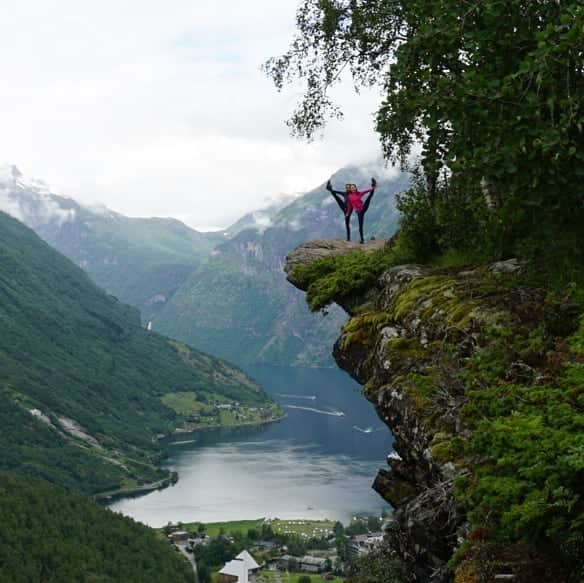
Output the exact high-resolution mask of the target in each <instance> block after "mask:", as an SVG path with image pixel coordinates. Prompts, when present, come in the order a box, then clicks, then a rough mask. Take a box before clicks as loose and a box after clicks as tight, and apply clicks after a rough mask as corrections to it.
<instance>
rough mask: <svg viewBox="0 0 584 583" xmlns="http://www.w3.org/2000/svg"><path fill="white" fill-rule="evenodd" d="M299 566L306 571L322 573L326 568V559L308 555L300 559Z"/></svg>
mask: <svg viewBox="0 0 584 583" xmlns="http://www.w3.org/2000/svg"><path fill="white" fill-rule="evenodd" d="M298 566H299V568H300V570H301V571H305V572H306V573H322V572H323V571H324V570H325V569H326V559H324V558H322V557H310V556H308V555H307V556H305V557H302V558H301V559H300V561H299V563H298Z"/></svg>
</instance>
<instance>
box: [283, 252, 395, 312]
mask: <svg viewBox="0 0 584 583" xmlns="http://www.w3.org/2000/svg"><path fill="white" fill-rule="evenodd" d="M403 260H404V257H403V256H402V255H400V253H399V252H398V251H397V250H395V249H391V250H387V249H380V250H376V251H369V252H363V251H356V252H354V253H347V254H344V255H335V256H332V257H326V258H323V259H318V260H316V261H313V262H311V263H309V264H307V265H298V266H297V267H296V268H295V269H294V271H293V273H292V277H293V278H294V279H295V280H296V281H298V282H299V284H300V285H302V286H303V287H305V288H306V289H307V294H306V301H307V302H308V305H309V306H310V309H311V310H313V311H316V310H320V309H322V308H324V307H325V306H327V305H328V304H330V303H332V302H334V301H343V299H346V298H348V297H349V296H353V295H358V294H360V293H362V292H363V291H364V290H368V289H371V288H372V287H374V286H375V284H376V282H377V278H378V277H379V276H380V275H381V274H382V273H383V272H384V271H385V270H386V269H389V268H390V267H392V266H394V265H398V264H399V263H401V262H403Z"/></svg>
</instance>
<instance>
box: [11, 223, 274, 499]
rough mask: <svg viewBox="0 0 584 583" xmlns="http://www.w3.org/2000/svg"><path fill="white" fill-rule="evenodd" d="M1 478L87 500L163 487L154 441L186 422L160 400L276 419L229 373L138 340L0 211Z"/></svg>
mask: <svg viewBox="0 0 584 583" xmlns="http://www.w3.org/2000/svg"><path fill="white" fill-rule="evenodd" d="M0 322H1V323H2V334H1V336H0V447H1V448H2V451H3V456H2V459H1V460H0V469H2V470H12V471H16V472H19V473H23V474H27V475H30V476H35V477H40V478H44V479H46V480H48V481H50V482H54V483H57V484H61V485H65V486H67V487H70V488H73V489H77V490H79V491H81V492H85V493H88V494H98V493H104V492H108V493H111V492H115V491H118V490H126V489H132V488H140V487H143V486H144V485H145V484H148V483H151V482H154V483H161V482H163V481H164V480H167V479H168V478H169V474H168V472H166V471H163V470H160V469H159V463H160V449H159V446H158V443H157V437H158V436H161V435H165V434H168V433H170V432H172V431H174V430H175V429H176V428H179V427H182V426H183V425H184V423H185V422H188V421H189V417H188V416H184V415H182V414H181V413H180V412H177V411H176V410H174V409H173V408H171V407H168V406H166V405H165V404H164V402H163V399H164V396H165V395H167V394H169V393H172V394H180V393H183V392H184V393H189V394H196V395H197V396H198V398H200V399H213V398H216V397H217V396H219V397H221V398H222V399H225V400H227V401H237V402H239V403H242V404H243V405H245V406H247V407H251V408H260V407H267V408H268V409H270V408H271V409H270V410H271V411H274V413H275V416H278V415H277V413H279V412H278V411H277V410H276V409H275V408H274V406H273V405H272V404H271V401H270V400H269V399H268V398H267V396H266V395H265V393H264V392H263V391H262V390H261V388H260V387H259V386H258V385H257V384H256V383H254V382H253V381H252V380H251V379H250V378H248V377H247V376H246V375H245V374H244V373H243V372H242V371H240V370H239V369H237V368H235V367H233V366H232V365H230V364H228V363H226V362H224V361H221V360H219V359H216V358H213V357H211V356H208V355H206V354H203V353H200V352H198V351H195V350H193V349H191V348H189V347H188V346H186V345H183V344H181V343H179V342H176V341H170V340H169V339H167V338H165V337H163V336H161V335H159V334H156V333H153V332H148V331H147V330H145V329H144V328H143V327H142V325H141V322H140V317H139V314H138V312H137V310H136V309H135V308H131V307H129V306H126V305H125V304H122V303H120V302H119V301H118V300H117V299H116V298H114V297H112V296H109V295H108V294H106V293H105V292H103V291H102V290H100V289H99V288H98V287H96V286H95V284H93V283H92V282H91V281H90V280H89V278H88V277H87V275H86V274H85V273H84V272H83V271H82V270H81V269H79V268H78V267H76V266H74V265H73V264H72V263H71V262H70V261H69V260H68V259H66V258H65V257H63V256H61V255H60V254H59V253H57V252H56V251H54V250H53V249H51V248H50V247H49V246H48V245H47V244H46V243H44V242H43V241H41V240H40V239H39V237H38V236H37V235H35V234H34V233H33V232H32V231H31V230H30V229H28V228H27V227H25V226H24V225H22V224H21V223H19V222H18V221H16V220H15V219H12V218H10V217H8V216H7V215H5V214H3V213H0Z"/></svg>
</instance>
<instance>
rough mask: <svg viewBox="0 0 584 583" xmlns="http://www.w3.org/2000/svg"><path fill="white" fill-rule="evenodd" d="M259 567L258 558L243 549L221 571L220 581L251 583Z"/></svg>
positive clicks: (224, 582) (220, 582)
mask: <svg viewBox="0 0 584 583" xmlns="http://www.w3.org/2000/svg"><path fill="white" fill-rule="evenodd" d="M259 568H260V566H259V565H258V564H257V562H256V560H255V559H254V558H253V557H252V556H251V555H250V554H249V553H248V552H247V551H241V553H239V555H237V557H235V559H233V561H229V562H228V563H225V566H224V567H223V569H221V571H219V583H250V582H251V581H253V580H254V575H255V573H256V572H257V571H258V570H259Z"/></svg>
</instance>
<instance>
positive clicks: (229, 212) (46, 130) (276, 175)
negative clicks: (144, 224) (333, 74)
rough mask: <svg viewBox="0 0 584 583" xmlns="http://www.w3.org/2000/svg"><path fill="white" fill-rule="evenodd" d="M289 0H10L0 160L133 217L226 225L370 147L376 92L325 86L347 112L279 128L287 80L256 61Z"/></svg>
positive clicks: (285, 31)
mask: <svg viewBox="0 0 584 583" xmlns="http://www.w3.org/2000/svg"><path fill="white" fill-rule="evenodd" d="M297 5H298V1H297V0H246V1H245V2H243V1H241V0H214V1H211V2H207V1H205V2H203V1H201V0H170V1H168V0H166V1H163V0H82V1H80V0H51V1H50V2H49V1H47V0H7V1H6V2H4V3H3V6H2V9H1V12H0V15H1V22H2V26H1V34H0V76H1V81H0V163H3V162H5V163H12V164H15V165H16V166H18V167H19V168H20V170H21V171H22V172H23V173H24V174H25V175H26V176H28V177H31V178H40V179H43V180H44V181H46V182H47V183H48V184H49V185H50V187H51V188H52V190H53V191H55V192H58V193H60V194H67V195H69V196H72V197H74V198H76V199H78V200H80V201H83V202H86V203H94V202H101V203H103V204H105V205H107V206H108V207H110V208H112V209H114V210H116V211H119V212H122V213H124V214H128V215H132V216H174V217H177V218H180V219H182V220H184V221H185V222H187V223H188V224H190V225H192V226H194V227H196V228H202V229H206V228H210V227H224V226H227V225H228V224H230V223H232V222H233V221H234V220H235V219H237V218H238V217H239V216H241V215H242V214H243V213H245V212H247V211H248V210H251V209H255V208H258V207H260V206H262V205H263V204H265V201H266V200H267V199H273V198H274V197H277V196H278V195H279V194H281V193H294V192H302V191H306V190H308V189H310V188H312V187H314V186H316V185H317V184H319V183H320V182H321V181H323V180H325V179H326V178H327V177H328V175H329V174H330V173H332V172H333V171H335V170H336V169H338V168H340V167H341V166H343V165H345V164H347V163H350V162H357V163H358V162H361V161H366V160H372V159H375V158H376V157H377V156H379V153H380V148H379V144H378V140H377V137H376V136H375V134H374V132H373V129H372V128H373V118H372V111H373V110H374V109H375V104H376V101H377V98H376V96H375V95H373V94H371V93H361V94H360V95H355V94H354V93H353V90H352V88H351V86H350V85H349V84H347V85H346V86H343V87H341V88H340V89H339V90H338V91H337V95H338V97H339V99H338V101H339V103H340V104H341V105H342V106H343V107H344V110H345V114H346V117H345V120H344V121H343V122H335V123H333V124H331V125H330V126H329V127H328V129H327V131H326V133H325V136H324V139H322V140H319V141H317V142H315V143H313V144H306V143H304V142H301V141H298V140H296V139H294V138H291V137H290V136H289V133H288V128H287V127H286V126H285V123H284V122H285V120H286V118H287V117H288V116H289V114H290V112H291V111H292V109H293V106H294V104H295V102H296V101H297V100H298V98H299V95H300V93H299V91H298V89H297V88H296V89H291V90H289V91H286V92H285V93H283V94H278V93H277V92H276V90H275V88H274V86H273V85H272V83H271V82H270V81H269V80H268V79H267V78H265V77H264V75H263V73H262V72H261V71H260V70H259V68H260V65H261V64H262V62H263V61H265V60H266V59H267V58H268V57H270V56H275V55H278V54H280V53H282V52H284V51H285V50H286V48H287V46H288V43H289V41H290V39H291V37H292V34H293V32H294V15H295V10H296V7H297Z"/></svg>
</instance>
